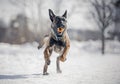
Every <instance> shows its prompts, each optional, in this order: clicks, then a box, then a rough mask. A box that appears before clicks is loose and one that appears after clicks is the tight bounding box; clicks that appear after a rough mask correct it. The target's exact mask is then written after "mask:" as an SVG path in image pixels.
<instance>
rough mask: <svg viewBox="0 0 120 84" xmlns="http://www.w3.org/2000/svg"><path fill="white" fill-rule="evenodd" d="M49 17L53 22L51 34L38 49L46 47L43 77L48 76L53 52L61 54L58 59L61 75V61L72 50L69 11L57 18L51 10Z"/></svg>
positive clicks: (58, 70)
mask: <svg viewBox="0 0 120 84" xmlns="http://www.w3.org/2000/svg"><path fill="white" fill-rule="evenodd" d="M49 16H50V20H51V22H52V24H51V33H50V35H48V36H46V37H45V38H44V40H43V42H42V44H41V45H39V46H38V49H39V48H40V47H42V46H43V45H45V46H46V48H45V50H44V59H45V65H44V68H43V75H47V74H48V73H47V69H48V65H50V56H51V54H52V52H53V51H55V52H57V53H59V56H58V57H57V59H56V66H57V72H58V73H61V69H60V61H62V62H64V61H65V60H66V55H67V53H68V51H69V48H70V40H69V36H68V34H67V25H66V24H67V21H66V18H67V11H65V13H64V14H63V15H62V16H56V15H55V14H54V13H53V11H52V10H51V9H49Z"/></svg>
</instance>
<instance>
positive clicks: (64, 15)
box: [62, 10, 67, 18]
mask: <svg viewBox="0 0 120 84" xmlns="http://www.w3.org/2000/svg"><path fill="white" fill-rule="evenodd" d="M62 17H65V18H67V10H66V11H65V13H64V14H63V15H62Z"/></svg>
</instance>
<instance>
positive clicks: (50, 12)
mask: <svg viewBox="0 0 120 84" xmlns="http://www.w3.org/2000/svg"><path fill="white" fill-rule="evenodd" d="M49 16H50V20H51V21H52V22H53V19H54V18H55V14H54V13H53V11H52V10H51V9H49Z"/></svg>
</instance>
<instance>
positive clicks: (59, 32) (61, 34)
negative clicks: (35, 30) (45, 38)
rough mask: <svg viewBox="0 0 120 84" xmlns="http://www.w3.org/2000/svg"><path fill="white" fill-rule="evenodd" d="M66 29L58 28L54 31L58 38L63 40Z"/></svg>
mask: <svg viewBox="0 0 120 84" xmlns="http://www.w3.org/2000/svg"><path fill="white" fill-rule="evenodd" d="M64 31H65V29H64V28H61V27H60V28H57V30H54V29H52V33H53V35H54V36H55V39H56V40H61V39H62V37H63V33H64Z"/></svg>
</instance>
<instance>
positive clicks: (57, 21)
mask: <svg viewBox="0 0 120 84" xmlns="http://www.w3.org/2000/svg"><path fill="white" fill-rule="evenodd" d="M49 16H50V20H51V22H52V24H51V28H52V33H53V35H54V36H55V38H56V39H58V40H59V39H61V38H62V36H63V34H64V32H65V31H66V28H67V25H66V24H67V21H66V18H67V11H65V13H64V14H63V15H62V16H56V15H55V14H54V13H53V11H52V10H51V9H49Z"/></svg>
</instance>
